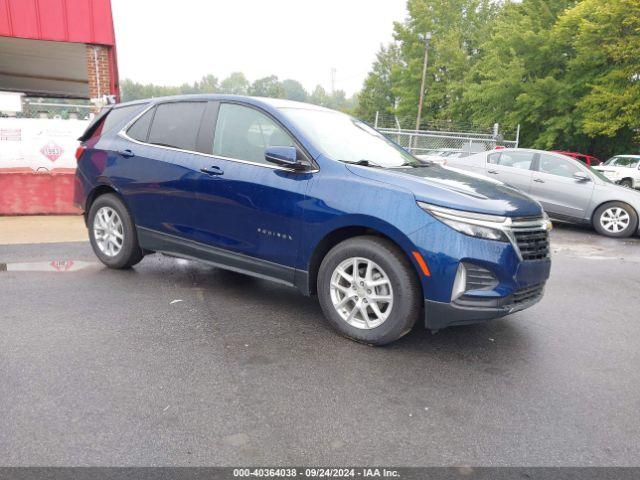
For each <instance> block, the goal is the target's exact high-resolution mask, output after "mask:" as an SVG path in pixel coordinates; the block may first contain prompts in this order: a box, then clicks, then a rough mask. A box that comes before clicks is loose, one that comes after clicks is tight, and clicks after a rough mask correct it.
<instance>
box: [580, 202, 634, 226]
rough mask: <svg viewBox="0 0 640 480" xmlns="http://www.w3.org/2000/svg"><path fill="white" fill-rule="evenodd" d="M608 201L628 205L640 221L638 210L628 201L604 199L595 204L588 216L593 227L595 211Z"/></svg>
mask: <svg viewBox="0 0 640 480" xmlns="http://www.w3.org/2000/svg"><path fill="white" fill-rule="evenodd" d="M608 203H623V204H625V205H626V206H627V207H629V208H630V209H631V211H632V212H633V213H635V214H636V218H637V219H638V221H640V212H638V210H636V209H635V208H634V206H633V205H631V204H630V203H629V202H625V201H624V200H604V201H602V202H600V203H598V205H596V206H595V207H594V209H593V211H592V213H591V218H590V222H591V226H592V227H594V228H595V222H596V212H597V211H598V210H599V209H600V208H601V207H603V206H604V205H606V204H608ZM636 229H638V226H636Z"/></svg>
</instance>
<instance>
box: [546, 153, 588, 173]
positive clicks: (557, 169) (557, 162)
mask: <svg viewBox="0 0 640 480" xmlns="http://www.w3.org/2000/svg"><path fill="white" fill-rule="evenodd" d="M582 171H583V170H582V168H580V165H579V164H578V161H577V160H570V159H568V158H560V157H554V156H552V155H544V154H542V155H540V172H542V173H548V174H550V175H558V176H559V177H568V178H571V177H573V174H574V173H577V172H582Z"/></svg>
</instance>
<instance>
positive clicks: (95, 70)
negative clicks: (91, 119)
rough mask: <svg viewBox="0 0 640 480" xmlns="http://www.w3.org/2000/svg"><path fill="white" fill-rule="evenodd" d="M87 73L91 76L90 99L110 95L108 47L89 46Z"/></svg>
mask: <svg viewBox="0 0 640 480" xmlns="http://www.w3.org/2000/svg"><path fill="white" fill-rule="evenodd" d="M87 73H88V76H89V97H90V98H92V99H93V98H100V97H102V96H103V95H109V93H110V91H109V82H110V76H109V50H108V47H103V46H100V45H87ZM98 110H99V108H98Z"/></svg>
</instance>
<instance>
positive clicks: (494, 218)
mask: <svg viewBox="0 0 640 480" xmlns="http://www.w3.org/2000/svg"><path fill="white" fill-rule="evenodd" d="M418 205H419V206H420V208H422V209H423V210H425V211H426V212H429V213H430V214H432V215H433V216H434V217H436V218H437V219H438V220H440V221H441V222H442V223H446V224H447V225H449V226H450V227H451V228H453V229H454V230H457V231H458V232H461V233H464V234H465V235H469V236H471V237H478V238H484V239H487V240H498V241H501V242H509V241H510V239H509V236H508V235H507V233H506V232H505V230H506V229H508V225H509V224H510V222H509V220H510V219H508V218H507V217H501V216H498V215H485V214H482V213H473V212H464V211H462V210H452V209H450V208H443V207H438V206H436V205H431V204H429V203H424V202H418Z"/></svg>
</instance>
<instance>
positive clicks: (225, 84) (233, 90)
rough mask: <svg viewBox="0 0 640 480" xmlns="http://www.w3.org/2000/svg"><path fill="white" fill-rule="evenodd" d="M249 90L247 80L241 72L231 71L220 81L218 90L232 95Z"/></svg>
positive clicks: (243, 93) (245, 92)
mask: <svg viewBox="0 0 640 480" xmlns="http://www.w3.org/2000/svg"><path fill="white" fill-rule="evenodd" d="M248 91H249V80H247V77H245V76H244V73H242V72H233V73H232V74H231V75H229V76H228V77H227V78H225V79H224V80H223V81H222V82H221V83H220V92H221V93H229V94H232V95H246V94H247V92H248Z"/></svg>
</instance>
